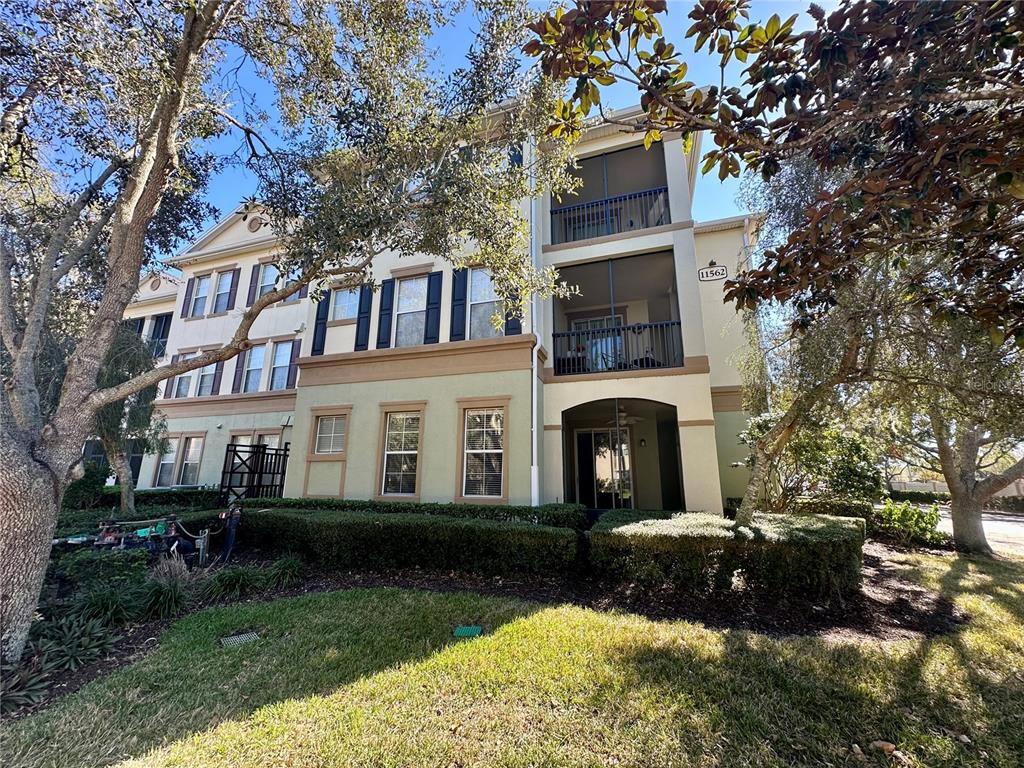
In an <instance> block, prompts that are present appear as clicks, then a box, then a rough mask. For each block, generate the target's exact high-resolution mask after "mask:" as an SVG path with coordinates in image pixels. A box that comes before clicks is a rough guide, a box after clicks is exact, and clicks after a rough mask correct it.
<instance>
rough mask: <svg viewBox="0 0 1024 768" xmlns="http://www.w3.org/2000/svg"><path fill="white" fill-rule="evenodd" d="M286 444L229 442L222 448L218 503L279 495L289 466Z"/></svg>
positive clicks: (279, 496) (274, 497) (225, 503)
mask: <svg viewBox="0 0 1024 768" xmlns="http://www.w3.org/2000/svg"><path fill="white" fill-rule="evenodd" d="M288 446H289V444H288V443H285V444H284V447H283V448H269V447H267V446H265V445H234V444H231V445H229V446H228V447H227V450H226V451H224V469H223V471H222V472H221V476H220V497H219V498H220V503H221V505H223V506H227V505H228V504H231V503H232V502H233V501H238V500H240V499H268V498H272V499H279V498H281V496H282V494H283V493H284V473H285V471H286V470H287V469H288Z"/></svg>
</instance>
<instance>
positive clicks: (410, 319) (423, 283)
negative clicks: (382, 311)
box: [395, 275, 427, 347]
mask: <svg viewBox="0 0 1024 768" xmlns="http://www.w3.org/2000/svg"><path fill="white" fill-rule="evenodd" d="M426 329H427V277H426V275H424V276H423V277H409V278H406V279H405V280H399V281H398V304H397V308H396V310H395V346H396V347H414V346H416V345H418V344H422V343H423V336H424V334H425V332H426Z"/></svg>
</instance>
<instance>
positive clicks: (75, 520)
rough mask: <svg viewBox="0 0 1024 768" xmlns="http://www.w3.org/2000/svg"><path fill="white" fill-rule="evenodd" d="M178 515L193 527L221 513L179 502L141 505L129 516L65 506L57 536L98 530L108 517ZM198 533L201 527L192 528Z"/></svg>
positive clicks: (209, 521) (147, 518) (206, 523)
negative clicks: (182, 505)
mask: <svg viewBox="0 0 1024 768" xmlns="http://www.w3.org/2000/svg"><path fill="white" fill-rule="evenodd" d="M170 515H174V516H175V517H177V518H178V519H179V520H180V521H181V522H183V523H184V524H185V525H186V526H187V527H188V529H189V530H190V531H192V529H193V527H196V526H199V525H200V524H204V525H209V524H211V523H212V522H213V521H214V520H215V519H216V517H217V513H216V511H215V510H211V509H185V510H184V511H183V510H182V508H181V507H179V506H177V505H171V506H139V507H138V508H137V509H136V510H135V514H134V515H129V516H126V515H124V514H122V513H121V510H120V509H76V510H62V511H61V513H60V516H59V517H58V518H57V530H56V531H55V532H54V535H55V536H58V537H65V538H66V537H68V536H76V535H78V534H94V533H96V527H97V525H98V524H99V523H101V522H105V521H107V520H114V521H121V520H129V519H131V520H152V519H154V518H158V517H169V516H170ZM192 532H193V533H198V531H192Z"/></svg>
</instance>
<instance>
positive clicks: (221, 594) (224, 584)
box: [203, 565, 264, 600]
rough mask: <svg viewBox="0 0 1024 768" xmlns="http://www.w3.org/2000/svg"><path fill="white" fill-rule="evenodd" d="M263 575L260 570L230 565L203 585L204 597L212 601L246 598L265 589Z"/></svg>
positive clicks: (214, 574)
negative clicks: (262, 588)
mask: <svg viewBox="0 0 1024 768" xmlns="http://www.w3.org/2000/svg"><path fill="white" fill-rule="evenodd" d="M263 584H264V578H263V573H262V572H261V571H260V569H258V568H253V567H251V566H245V565H229V566H228V567H227V568H221V569H220V570H219V571H215V572H214V573H213V574H212V575H210V576H209V577H208V578H207V579H206V581H205V582H204V584H203V596H204V597H207V598H209V599H211V600H228V599H237V598H239V597H244V596H245V595H248V594H250V593H252V592H255V591H257V590H258V589H260V588H261V587H263Z"/></svg>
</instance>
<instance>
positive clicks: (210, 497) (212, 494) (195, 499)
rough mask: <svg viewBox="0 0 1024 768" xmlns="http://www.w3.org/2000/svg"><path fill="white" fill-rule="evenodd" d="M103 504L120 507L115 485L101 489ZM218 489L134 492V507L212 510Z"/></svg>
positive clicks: (119, 496)
mask: <svg viewBox="0 0 1024 768" xmlns="http://www.w3.org/2000/svg"><path fill="white" fill-rule="evenodd" d="M103 494H104V504H105V505H108V506H111V507H119V506H120V505H121V490H120V488H118V487H117V486H116V485H108V486H107V487H106V488H104V489H103ZM219 494H220V490H219V489H218V488H150V489H148V490H145V491H136V492H135V506H137V507H139V506H142V507H148V506H175V507H178V508H179V509H212V508H213V507H216V506H217V503H218V502H217V497H218V495H219Z"/></svg>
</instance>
